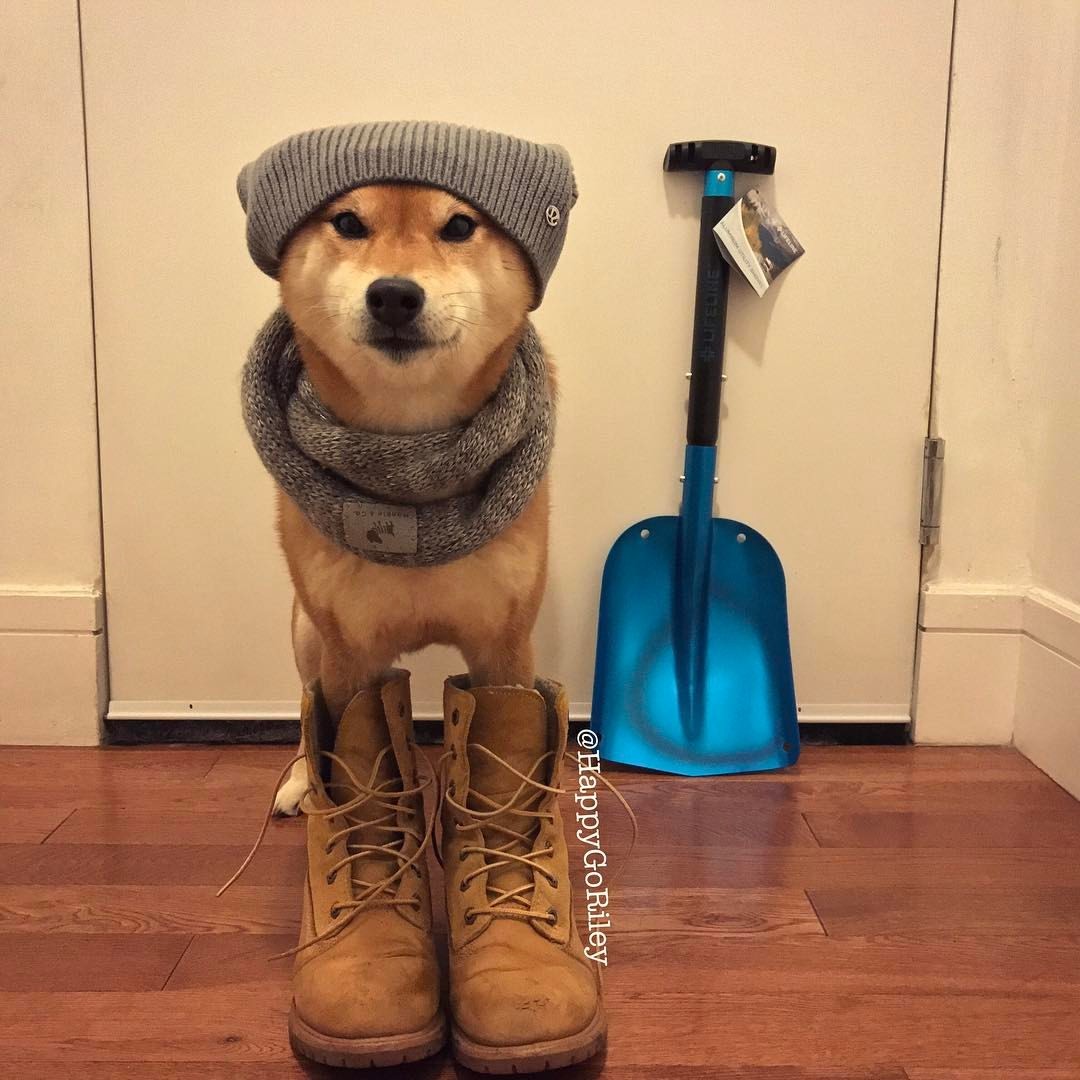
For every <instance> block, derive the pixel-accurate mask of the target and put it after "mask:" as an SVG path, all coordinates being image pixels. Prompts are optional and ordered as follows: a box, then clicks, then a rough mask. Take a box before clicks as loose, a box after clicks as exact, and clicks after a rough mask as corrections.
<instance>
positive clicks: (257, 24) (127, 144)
mask: <svg viewBox="0 0 1080 1080" xmlns="http://www.w3.org/2000/svg"><path fill="white" fill-rule="evenodd" d="M331 6H332V7H333V10H334V11H335V16H334V19H333V20H332V23H331V21H330V20H324V19H322V18H320V17H317V16H315V15H314V14H313V7H312V6H311V5H307V4H303V3H300V2H299V0H288V2H279V3H265V2H263V0H258V2H252V0H247V2H243V0H237V2H233V3H229V4H220V3H215V2H210V0H202V2H198V3H188V4H176V3H172V2H165V0H148V2H143V3H140V4H138V5H131V4H130V3H127V2H121V0H87V2H84V4H83V29H84V40H85V62H86V103H87V117H88V142H89V154H90V175H91V211H92V217H93V224H94V278H95V291H96V315H97V334H98V372H99V391H100V395H101V417H102V467H103V496H104V520H105V537H106V543H105V553H106V571H107V575H108V580H109V622H110V625H109V638H110V663H111V674H112V691H113V692H112V699H113V706H112V710H113V715H114V716H116V717H117V718H120V717H123V716H136V717H137V716H140V715H142V716H145V715H148V714H149V713H151V712H153V713H154V714H157V715H161V714H162V713H165V714H168V713H170V712H173V713H176V714H178V715H180V716H190V715H198V714H202V715H228V714H230V713H231V714H232V715H238V714H240V715H242V714H251V713H256V714H257V713H264V714H265V713H271V714H273V713H291V714H294V713H295V710H296V695H297V684H296V676H295V672H294V671H293V667H292V661H291V656H290V649H289V643H288V611H289V601H290V595H289V588H288V584H287V581H286V577H285V572H284V566H283V561H282V559H281V556H280V553H279V552H278V550H277V546H276V543H275V539H274V536H273V532H272V510H271V485H270V482H269V480H268V478H267V477H266V476H265V474H264V472H263V470H262V469H261V467H260V465H259V463H258V461H257V459H256V457H255V454H254V452H253V451H252V449H251V447H250V445H249V443H248V440H247V438H246V435H245V433H244V431H243V427H242V424H241V421H240V415H239V407H238V381H239V370H240V366H241V364H242V361H243V357H244V355H245V352H246V350H247V348H248V346H249V344H250V342H251V339H252V337H253V336H254V333H255V331H256V329H257V327H258V326H259V324H260V322H261V321H262V320H263V319H264V318H265V316H266V315H267V314H268V312H269V311H270V310H271V309H272V307H273V306H274V304H275V302H276V297H275V291H274V287H273V283H271V282H270V281H268V280H267V279H265V278H263V277H262V276H261V275H260V274H259V273H258V272H257V271H256V270H255V269H254V268H253V267H252V265H251V263H250V261H249V260H248V257H247V254H246V252H245V250H244V247H243V243H242V235H243V221H242V214H241V211H240V208H239V206H238V204H237V201H236V198H235V192H234V180H235V175H236V171H237V169H238V168H239V166H240V165H241V164H242V163H244V162H245V161H246V160H248V159H249V158H250V157H252V156H254V155H255V154H257V153H258V152H259V151H261V150H262V149H263V148H264V147H266V146H267V145H269V144H270V143H271V142H273V141H274V140H276V139H278V138H280V137H282V136H284V135H286V134H288V133H290V132H293V131H297V130H302V129H304V128H308V127H311V126H316V125H319V124H326V123H336V122H343V121H349V120H357V119H364V118H380V117H395V116H397V117H400V116H421V117H433V116H434V117H440V118H445V119H448V120H455V121H460V122H465V123H473V124H479V125H482V126H488V127H493V128H496V129H502V130H509V131H513V132H516V133H519V134H521V135H524V136H526V137H531V138H535V139H541V140H558V141H560V142H564V143H566V145H567V146H568V147H569V149H570V150H571V153H572V155H573V157H574V160H575V166H576V170H577V174H578V181H579V186H580V189H581V192H582V196H581V200H580V202H579V204H578V206H577V207H576V208H575V210H574V212H573V214H572V217H571V224H570V232H569V238H568V242H567V245H566V251H565V254H564V256H563V260H562V262H561V264H560V266H559V268H558V270H557V271H556V273H555V276H554V278H553V280H552V283H551V287H550V289H549V291H548V294H547V299H546V300H545V303H544V306H543V308H542V309H541V310H540V311H539V312H538V314H537V323H538V326H539V329H540V331H541V333H542V334H543V335H544V338H545V341H546V342H547V344H548V345H549V347H550V348H551V350H552V352H553V353H554V355H555V357H556V359H557V361H558V362H559V364H560V382H561V387H562V399H561V405H560V418H559V433H558V438H557V440H556V451H555V460H554V488H555V507H554V516H553V535H552V573H551V579H550V587H549V590H548V595H547V598H546V602H545V606H544V610H543V613H542V617H541V622H540V626H539V628H538V635H537V637H538V642H537V643H538V651H539V655H540V663H541V666H542V669H543V670H544V671H545V672H546V673H548V674H551V675H555V676H558V677H560V678H561V679H563V680H564V681H565V682H566V683H567V684H568V687H569V690H570V694H571V698H572V700H573V702H574V705H575V707H576V709H577V710H578V711H579V712H581V711H584V710H587V709H588V704H589V694H590V689H591V677H592V667H593V650H594V642H595V632H596V631H595V627H596V607H597V598H598V593H599V583H600V574H601V569H602V565H603V559H604V556H605V554H606V552H607V550H608V548H609V547H610V545H611V544H612V542H613V541H614V539H615V538H616V536H617V535H618V534H619V533H620V532H621V531H622V529H624V528H625V527H627V526H628V525H630V524H631V523H632V522H634V521H635V520H639V519H641V518H643V517H647V516H650V515H653V514H665V513H673V512H674V511H675V510H676V507H677V500H678V497H679V485H678V480H677V478H678V475H679V472H680V471H681V457H682V442H683V432H684V429H685V413H684V408H685V395H686V384H685V381H684V379H683V373H684V371H685V365H686V357H687V355H688V347H689V338H690V326H691V319H692V309H693V274H694V267H695V249H696V242H697V240H696V238H697V228H698V226H697V212H698V206H699V193H700V179H699V178H697V177H690V176H665V174H664V173H663V172H662V171H661V169H660V163H661V159H662V156H663V151H664V149H665V147H666V145H667V143H668V142H669V141H671V140H672V139H681V138H695V137H703V135H702V132H705V133H708V132H712V133H715V134H718V135H721V136H722V135H728V136H731V137H742V138H754V139H761V140H762V141H767V142H774V143H775V144H776V145H777V146H778V147H779V159H778V160H779V170H778V173H777V176H776V177H775V179H774V180H773V179H766V181H765V182H764V185H763V186H764V187H765V188H766V189H767V190H771V191H774V192H775V197H776V202H777V204H778V206H779V208H780V209H781V211H782V212H783V213H784V214H785V216H786V217H787V218H788V219H789V221H790V222H791V224H792V226H793V227H794V229H795V231H796V232H797V234H798V235H799V236H800V238H801V239H803V240H804V242H805V244H806V247H807V251H808V254H807V256H806V258H805V259H804V260H802V261H801V262H800V263H798V264H797V265H796V266H795V267H793V268H792V269H791V270H790V271H789V272H788V273H787V274H786V275H785V277H784V278H783V279H781V281H780V282H779V283H778V285H777V286H776V287H775V291H774V292H771V293H770V294H769V295H768V296H767V297H766V298H765V300H763V301H759V300H758V299H757V298H756V297H755V296H754V295H753V294H752V293H751V292H750V291H749V290H748V289H745V288H744V289H740V288H738V287H737V286H736V287H735V288H734V289H733V294H732V301H731V320H730V340H729V350H728V358H727V360H728V362H727V367H728V371H729V373H730V379H729V381H728V383H727V390H726V393H725V398H726V410H725V415H724V422H723V435H722V440H721V443H722V445H721V455H720V456H721V465H720V469H719V472H720V478H721V479H720V484H719V485H718V499H717V503H718V507H719V510H720V512H721V513H723V514H725V515H730V516H733V517H738V518H741V519H742V520H744V521H747V522H749V523H750V524H751V525H754V526H756V527H757V528H759V529H760V530H761V531H762V532H763V533H764V534H765V535H766V536H768V537H769V538H770V539H771V540H772V541H773V543H774V544H775V545H776V546H777V548H778V550H779V552H780V555H781V557H782V559H783V561H784V563H785V566H786V568H787V571H788V586H789V595H790V608H791V620H792V626H793V634H792V637H793V642H794V651H795V663H796V683H797V688H798V691H799V697H800V700H801V702H802V703H803V704H804V706H806V705H813V706H815V707H816V708H817V709H818V710H820V711H819V712H818V715H821V711H824V712H825V713H826V714H829V715H832V716H847V717H849V718H854V719H876V718H878V717H880V716H881V715H883V714H884V715H887V716H889V717H891V718H895V719H900V718H906V716H907V711H908V703H909V700H910V689H911V667H912V659H913V653H914V638H915V619H916V603H917V581H918V559H919V551H918V544H917V532H918V526H917V504H918V470H919V466H920V463H921V440H922V435H923V433H924V432H925V428H926V409H927V399H928V388H929V359H930V351H931V345H932V326H933V299H934V289H935V285H936V256H937V234H936V221H937V216H938V212H937V198H938V195H939V189H938V186H937V183H936V181H937V178H938V177H939V176H940V169H941V152H942V146H943V141H944V124H945V90H946V85H947V75H948V45H949V30H950V21H951V3H950V2H949V0H918V2H909V3H905V4H903V5H895V4H893V3H891V2H889V0H880V2H875V3H868V2H866V0H843V2H836V3H830V4H827V5H821V4H820V3H819V2H816V0H784V2H783V3H774V4H766V5H759V6H756V7H755V6H753V5H751V6H747V5H746V4H745V3H741V2H739V0H723V2H721V3H714V4H700V3H696V2H693V0H673V2H672V3H669V4H665V5H644V4H626V3H620V2H616V0H597V2H595V3H587V4H582V3H578V2H575V0H561V2H550V3H546V4H543V5H524V4H506V3H502V2H499V0H486V2H473V3H470V4H468V5H466V6H465V7H461V6H460V5H451V4H447V3H442V2H438V0H428V2H425V4H423V5H420V6H419V9H418V10H422V11H424V12H425V13H426V16H425V17H423V18H419V19H417V20H416V22H415V24H412V25H410V26H409V29H408V34H407V38H406V39H405V40H404V41H403V39H402V37H401V35H400V33H399V27H398V25H397V24H396V23H394V24H392V25H391V26H389V27H388V24H387V23H386V21H385V18H384V17H383V16H382V15H381V13H380V10H379V8H378V5H375V4H372V3H370V2H368V3H354V4H337V5H331ZM318 10H321V7H319V8H318ZM885 21H887V22H888V25H889V32H888V35H887V36H883V33H882V26H883V22H885ZM121 23H122V24H123V26H124V32H123V33H118V32H117V26H118V25H120V24H121ZM729 39H734V40H736V41H738V42H740V44H739V45H737V46H736V47H726V46H725V44H724V43H725V41H727V40H729ZM403 47H404V48H405V49H406V51H405V52H402V49H403ZM770 50H772V51H770ZM770 56H771V57H772V59H771V60H770V59H769V57H770ZM416 57H422V58H423V62H416V60H415V59H414V58H416ZM927 178H929V183H927V182H926V180H927ZM747 180H749V178H747ZM923 215H925V216H926V225H925V227H914V228H913V227H911V226H912V223H914V222H917V221H919V220H920V218H922V216H923ZM870 222H872V223H873V224H872V226H869V225H868V223H870ZM409 662H410V664H411V665H412V664H413V661H412V660H410V661H409ZM459 664H460V660H459V659H457V658H450V657H447V656H445V655H443V654H441V653H437V654H432V653H430V652H429V653H427V654H425V655H424V656H423V657H422V658H420V659H419V660H418V661H417V662H416V664H415V667H414V670H416V671H417V672H418V678H417V680H416V687H415V691H414V698H415V699H416V700H417V702H418V707H419V709H421V710H425V711H426V710H427V709H430V708H435V707H437V704H436V702H437V701H438V694H439V681H440V679H441V677H442V676H443V675H445V674H446V673H447V672H448V670H453V669H454V668H456V667H457V666H458V665H459ZM189 706H190V708H189ZM804 715H805V712H804Z"/></svg>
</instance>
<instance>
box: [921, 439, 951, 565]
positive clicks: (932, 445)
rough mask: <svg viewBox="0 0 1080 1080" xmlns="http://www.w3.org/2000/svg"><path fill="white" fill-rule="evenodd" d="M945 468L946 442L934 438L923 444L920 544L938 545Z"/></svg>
mask: <svg viewBox="0 0 1080 1080" xmlns="http://www.w3.org/2000/svg"><path fill="white" fill-rule="evenodd" d="M944 466H945V440H944V439H938V438H935V437H933V436H931V437H930V438H928V439H926V441H925V442H924V443H923V470H922V509H921V512H920V514H919V543H920V544H922V545H924V546H925V545H927V544H936V543H937V542H938V536H939V535H940V534H941V474H942V471H943V470H944Z"/></svg>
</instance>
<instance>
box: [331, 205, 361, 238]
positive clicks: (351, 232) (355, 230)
mask: <svg viewBox="0 0 1080 1080" xmlns="http://www.w3.org/2000/svg"><path fill="white" fill-rule="evenodd" d="M330 222H331V224H332V225H333V226H334V228H335V229H337V231H338V232H339V233H340V234H341V235H342V236H347V237H348V238H349V239H350V240H362V239H363V238H364V237H365V236H367V234H368V229H367V226H366V225H365V224H364V223H363V222H362V221H361V220H360V219H359V218H358V217H357V216H356V215H355V214H354V213H353V212H352V211H351V210H344V211H342V213H340V214H335V215H334V216H333V217H332V218H331V219H330Z"/></svg>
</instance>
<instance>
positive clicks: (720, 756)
mask: <svg viewBox="0 0 1080 1080" xmlns="http://www.w3.org/2000/svg"><path fill="white" fill-rule="evenodd" d="M775 161H776V151H775V149H774V148H773V147H771V146H761V145H758V144H755V143H741V142H715V141H707V142H686V143H672V145H671V146H669V147H668V150H667V154H666V155H665V157H664V169H665V170H667V171H669V172H675V171H691V170H692V171H699V172H704V173H705V193H704V196H703V197H702V200H701V233H700V237H699V240H698V275H697V301H696V309H695V313H694V337H693V352H692V354H691V356H692V358H691V367H690V405H689V419H688V422H687V429H686V442H687V446H686V458H685V467H684V476H683V490H682V504H681V506H680V509H679V516H678V517H653V518H647V519H646V520H645V521H639V522H637V524H635V525H631V526H630V528H629V529H627V530H626V531H625V532H624V533H623V534H622V535H621V536H620V537H619V539H618V540H616V541H615V546H614V547H613V548H612V549H611V552H610V553H609V555H608V558H607V562H606V564H605V566H604V579H603V585H602V587H601V593H600V627H599V635H598V641H597V650H596V679H595V684H594V689H593V706H592V725H593V727H594V729H595V730H596V732H597V734H598V735H599V736H600V744H599V748H600V754H601V756H602V757H603V758H605V759H607V760H609V761H617V762H623V763H624V764H628V765H639V766H642V767H644V768H648V769H656V770H659V771H661V772H669V773H677V774H680V775H684V776H705V775H714V774H719V773H741V772H756V771H761V770H766V769H780V768H783V767H784V766H786V765H791V764H793V763H794V762H795V761H796V760H797V758H798V756H799V729H798V722H797V716H796V706H795V686H794V681H793V679H792V672H791V647H790V644H789V641H788V626H787V597H786V592H785V587H784V571H783V568H782V567H781V565H780V560H779V558H778V557H777V555H776V552H775V551H774V550H773V548H772V546H771V545H770V544H769V542H768V541H767V540H766V539H765V538H764V537H763V536H762V535H761V534H760V533H758V532H756V531H755V530H754V529H752V528H750V526H748V525H744V524H743V523H742V522H739V521H731V520H729V519H726V518H714V517H713V516H712V506H713V484H714V482H715V476H714V469H715V466H716V440H717V434H718V430H719V423H720V388H721V382H722V379H723V360H724V326H725V322H726V318H727V289H728V272H729V268H728V264H727V263H726V262H725V261H724V259H723V257H722V256H721V254H720V249H719V247H718V246H717V242H716V239H715V237H714V235H713V226H714V225H715V224H716V223H717V222H718V221H719V220H720V218H721V217H723V215H724V214H726V213H727V212H728V210H730V209H731V207H732V206H733V205H734V204H735V200H734V198H733V193H734V177H733V173H734V172H735V171H742V172H751V173H771V172H772V171H773V166H774V164H775Z"/></svg>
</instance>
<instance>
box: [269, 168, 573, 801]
mask: <svg viewBox="0 0 1080 1080" xmlns="http://www.w3.org/2000/svg"><path fill="white" fill-rule="evenodd" d="M279 281H280V287H281V301H282V306H283V308H284V311H285V313H286V314H287V315H288V318H289V320H290V321H291V323H292V326H293V330H294V334H295V339H296V342H297V346H298V348H299V351H300V355H301V357H302V360H303V364H304V368H305V371H306V374H307V377H308V379H309V380H310V383H311V385H312V387H313V389H314V390H315V392H316V393H317V395H318V398H319V400H320V401H321V402H323V403H324V404H325V406H326V407H327V408H328V409H329V410H330V411H332V413H333V414H334V416H335V417H337V419H338V420H339V421H340V422H341V423H343V424H347V425H351V426H355V427H358V428H363V429H365V430H368V431H376V432H391V433H406V432H422V431H429V430H436V429H442V428H446V427H448V426H450V425H453V424H457V423H462V422H464V421H467V420H468V418H469V417H471V416H472V415H473V414H475V413H476V411H477V410H478V409H479V408H480V407H481V406H482V405H483V404H484V403H485V402H486V401H487V400H488V399H489V398H490V397H491V395H492V393H493V392H494V391H495V389H496V387H497V386H498V385H499V383H500V380H501V379H502V378H503V375H504V374H505V372H506V370H507V366H508V364H509V363H510V360H511V358H512V356H513V354H514V350H515V348H516V347H517V344H518V342H519V340H520V339H521V336H522V334H523V333H524V331H525V328H526V324H527V314H528V311H529V309H530V307H531V306H532V304H533V301H534V282H533V278H532V276H531V274H530V271H529V266H528V264H527V261H526V258H525V255H524V254H523V252H522V251H521V249H520V248H519V246H518V245H517V244H515V243H514V242H513V241H512V240H511V239H510V238H509V237H508V236H506V235H505V234H504V233H503V232H501V231H500V230H499V229H498V228H496V227H495V226H494V225H493V224H492V223H491V222H490V221H489V220H488V219H487V218H486V217H485V216H484V215H483V214H482V213H481V212H480V211H478V210H477V209H476V208H474V207H473V206H471V205H469V204H468V203H465V202H464V201H462V200H460V199H458V198H456V197H455V196H454V195H451V194H449V193H448V192H446V191H443V190H441V189H438V188H433V187H426V186H419V185H408V184H374V185H368V186H364V187H359V188H356V189H354V190H352V191H349V192H347V193H346V194H344V195H342V196H340V197H339V198H337V199H334V200H333V201H332V202H330V203H329V204H327V205H326V206H324V207H323V208H322V209H321V210H320V211H318V212H317V213H316V214H314V215H313V216H312V217H310V218H309V219H308V220H307V221H306V222H304V223H303V224H302V225H301V227H300V228H299V229H298V230H297V231H296V233H295V234H294V235H293V236H292V237H291V239H290V240H289V242H288V245H287V246H286V248H285V250H284V252H283V254H282V258H281V268H280V273H279ZM550 370H551V369H550V366H549V372H550ZM453 494H455V492H454V491H452V490H448V491H446V492H445V493H444V495H446V496H450V495H453ZM391 527H392V523H391ZM278 530H279V535H280V539H281V545H282V549H283V551H284V553H285V557H286V559H287V561H288V566H289V572H290V574H291V577H292V582H293V585H294V588H295V600H294V604H293V616H292V640H293V648H294V653H295V657H296V665H297V669H298V672H299V674H300V678H301V680H302V681H303V682H304V683H305V684H307V683H309V682H310V681H311V680H313V679H316V678H318V679H319V680H320V681H321V686H322V692H323V694H324V695H325V698H326V701H327V704H328V705H329V707H330V710H331V711H332V712H333V713H335V714H336V715H339V714H340V712H341V710H342V709H344V708H345V706H346V705H347V703H348V702H349V701H350V699H351V698H352V697H353V695H354V694H355V693H356V692H357V691H359V690H361V689H363V688H365V687H366V686H369V685H372V684H373V683H375V682H377V681H378V680H379V679H380V678H382V677H383V676H384V675H385V673H386V672H387V671H388V670H389V669H390V668H391V667H392V666H393V664H394V662H395V660H396V659H397V657H399V656H400V655H401V654H403V653H409V652H414V651H416V650H418V649H421V648H423V647H424V646H425V645H429V644H433V643H439V644H444V645H451V646H456V647H457V648H458V649H459V650H460V651H461V653H462V656H463V657H464V659H465V662H466V664H467V666H468V668H469V673H470V676H471V677H472V680H473V682H474V683H475V684H477V685H514V684H518V685H523V686H532V684H533V678H534V672H533V654H532V646H531V634H532V630H533V624H534V622H535V620H536V615H537V610H538V608H539V604H540V600H541V597H542V595H543V591H544V584H545V576H546V566H547V535H548V482H547V479H546V478H545V479H543V480H541V481H540V483H539V485H538V486H537V488H536V490H535V492H534V493H533V495H532V497H531V499H530V501H529V502H528V504H527V505H526V506H525V509H524V510H523V511H522V512H521V514H520V515H519V516H518V517H517V518H516V519H515V520H514V521H513V522H512V523H511V524H510V525H509V526H508V527H507V528H506V529H505V530H503V531H502V532H500V533H499V534H498V535H497V536H495V537H494V539H492V540H491V541H490V542H489V543H487V544H485V545H484V546H483V547H481V548H479V549H478V550H476V551H473V552H471V553H470V554H468V555H465V556H463V557H462V558H459V559H455V560H453V561H451V562H447V563H445V564H443V565H436V566H420V567H406V566H393V565H382V564H379V563H376V562H372V561H369V560H367V559H364V558H363V557H362V556H360V555H357V554H354V553H353V552H352V551H347V550H344V549H343V548H341V547H339V546H337V545H336V544H334V543H333V542H332V541H331V540H330V539H328V538H327V537H326V536H325V535H324V534H323V533H322V532H320V531H319V530H318V529H317V528H316V527H315V526H314V525H313V524H312V522H311V521H310V520H309V519H308V518H307V517H306V516H305V515H304V514H303V513H302V512H301V510H300V509H299V508H298V506H297V505H296V503H295V502H294V501H293V500H292V499H290V497H289V496H288V495H287V494H286V493H285V492H284V491H281V490H280V489H279V492H278ZM369 539H370V537H369ZM307 786H308V779H307V773H306V766H305V763H304V762H303V761H300V762H298V763H297V765H296V766H295V767H294V769H293V772H292V774H291V775H290V777H289V779H288V780H287V781H286V783H285V784H283V785H282V787H281V789H280V791H279V793H278V796H277V800H276V803H275V810H276V812H277V813H279V814H295V813H296V812H297V810H298V809H299V807H300V802H301V800H302V798H303V795H304V792H305V790H306V789H307Z"/></svg>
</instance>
